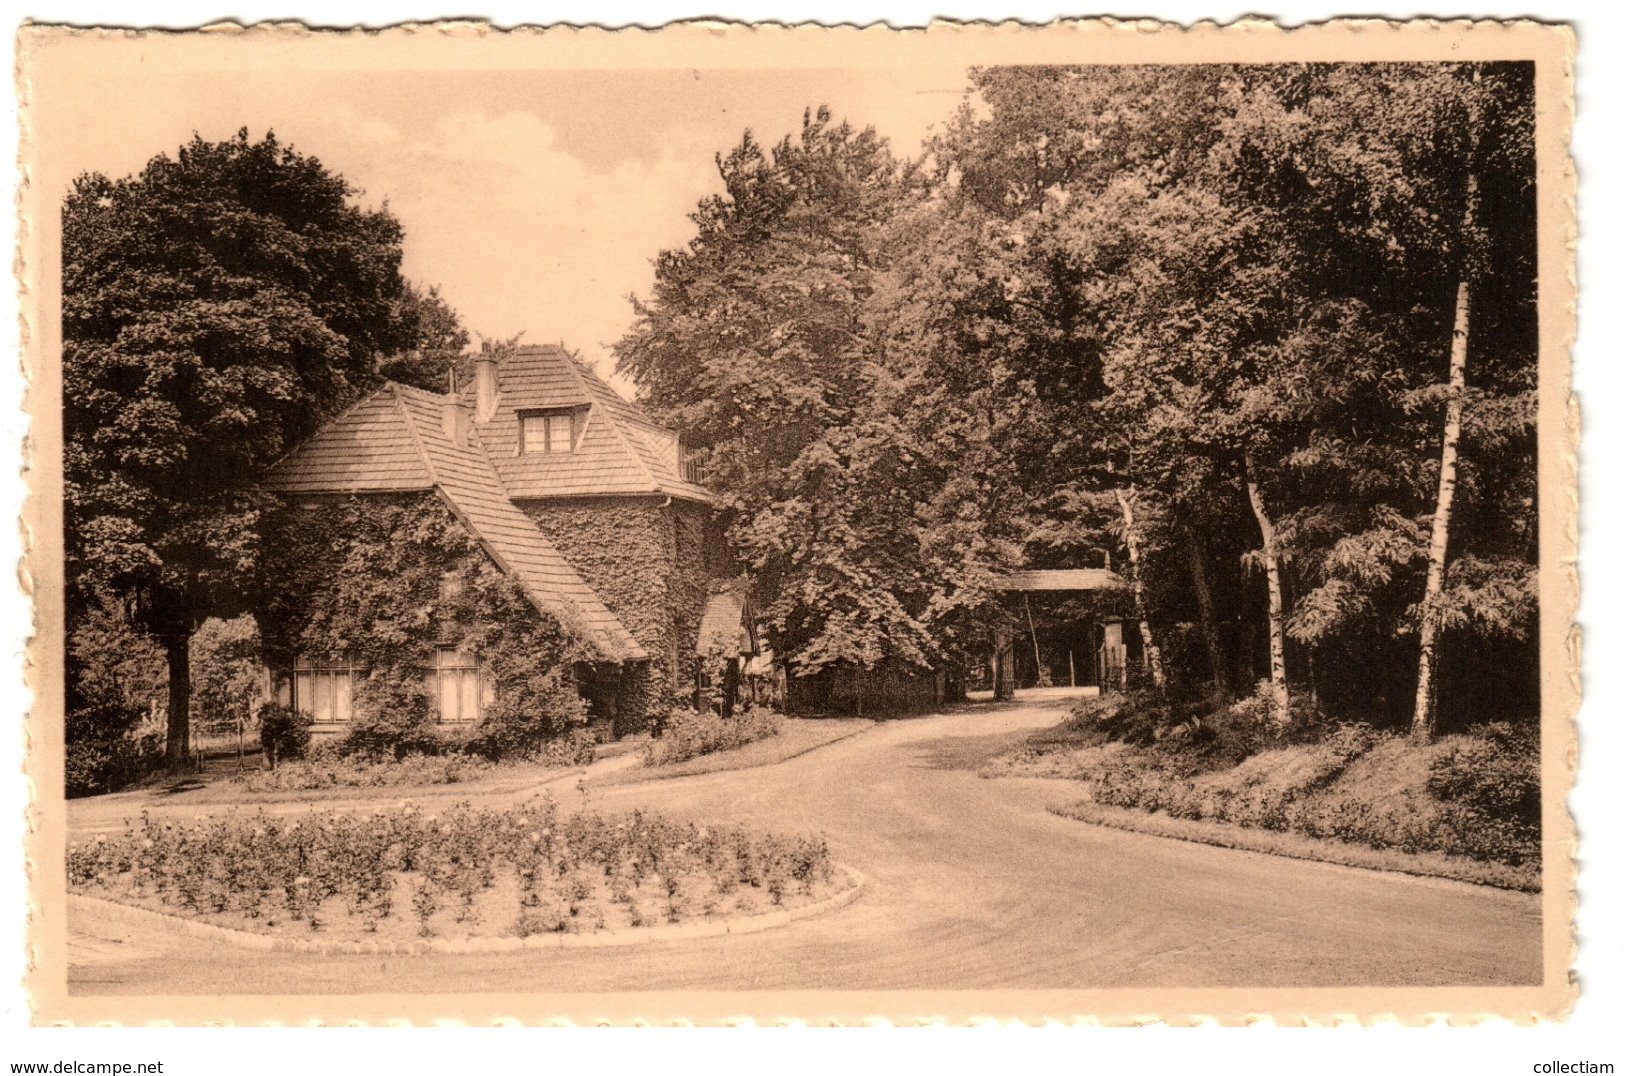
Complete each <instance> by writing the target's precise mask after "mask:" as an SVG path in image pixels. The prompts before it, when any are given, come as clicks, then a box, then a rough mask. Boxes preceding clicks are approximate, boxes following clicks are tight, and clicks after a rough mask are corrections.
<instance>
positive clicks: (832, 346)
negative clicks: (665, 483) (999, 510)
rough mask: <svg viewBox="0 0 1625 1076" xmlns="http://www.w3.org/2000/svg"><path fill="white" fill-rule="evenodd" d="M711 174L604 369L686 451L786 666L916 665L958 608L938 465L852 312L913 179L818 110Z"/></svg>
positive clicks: (748, 143)
mask: <svg viewBox="0 0 1625 1076" xmlns="http://www.w3.org/2000/svg"><path fill="white" fill-rule="evenodd" d="M717 164H718V169H719V171H720V173H721V177H722V180H723V185H724V192H723V193H721V194H719V195H716V196H714V197H710V198H707V199H706V200H704V201H703V202H702V203H701V204H700V205H699V207H698V208H697V210H696V211H695V212H694V213H693V214H692V219H693V220H694V223H695V225H696V227H697V230H698V234H697V235H696V236H695V238H694V239H693V240H692V241H691V242H690V243H689V244H688V245H687V246H686V247H683V248H681V249H676V250H668V251H665V252H663V253H662V254H661V255H660V257H659V259H658V261H657V263H656V280H655V285H654V291H653V294H652V295H651V296H650V297H649V298H648V299H647V300H639V299H634V305H635V310H636V315H637V319H636V322H635V324H634V326H633V329H632V331H631V332H630V333H629V334H628V335H627V336H626V337H625V338H624V339H623V340H621V341H620V342H619V344H618V345H617V347H616V352H617V355H618V358H619V364H620V369H621V370H622V371H624V372H626V373H627V374H629V375H631V376H632V377H633V378H634V379H635V380H636V382H637V383H638V386H639V390H640V393H641V395H642V399H643V400H644V402H645V403H646V404H647V405H648V406H650V407H651V408H652V409H653V410H655V411H656V412H658V413H659V414H661V415H662V416H663V417H664V418H666V419H667V420H668V421H670V422H672V423H673V424H674V425H676V426H678V427H679V428H681V429H682V430H683V431H684V436H685V438H686V439H687V440H688V441H689V443H690V444H691V445H692V446H693V447H694V448H695V449H696V450H697V451H698V452H699V453H700V455H701V457H702V459H703V461H704V464H705V468H706V473H707V480H708V482H709V483H710V484H711V485H712V486H713V487H715V488H716V489H718V490H719V491H720V492H721V494H722V496H723V504H724V509H725V511H726V512H727V514H728V518H729V520H730V529H729V533H730V538H731V541H732V543H733V545H734V547H735V549H736V551H737V552H738V553H739V555H740V556H741V558H742V559H743V561H744V562H745V564H746V565H747V566H748V567H749V569H750V570H751V572H752V574H753V576H754V578H755V583H756V586H757V588H758V594H759V596H760V597H761V599H762V606H763V612H764V613H765V614H766V617H767V619H768V620H769V622H770V623H771V624H772V626H773V629H774V633H775V636H776V638H775V643H776V644H777V646H778V647H779V648H780V651H781V652H782V653H785V654H787V655H788V656H789V658H790V661H791V664H792V667H793V669H794V670H795V671H796V672H797V673H798V674H801V675H812V674H815V673H817V672H819V671H820V670H823V669H826V668H830V667H833V666H839V665H849V666H855V667H861V668H873V667H875V666H876V665H879V664H881V663H882V662H885V661H889V660H893V661H900V662H903V663H906V664H913V665H925V664H928V663H930V662H932V661H934V660H936V659H938V658H939V657H940V655H941V653H942V650H943V647H944V644H945V641H947V640H949V639H950V638H951V636H952V628H951V624H950V622H951V621H952V620H953V618H954V617H955V615H956V614H958V613H960V612H962V611H963V609H964V605H965V601H966V599H965V598H963V596H962V595H960V594H959V593H958V590H957V588H956V587H955V586H954V583H953V580H952V578H951V573H949V572H947V571H945V570H944V568H945V565H944V564H943V563H942V562H941V561H940V560H939V559H938V557H937V554H938V553H939V552H941V551H942V550H944V549H945V548H946V547H947V546H948V545H951V544H952V543H947V542H944V541H942V540H941V539H943V538H944V535H943V534H942V533H940V532H932V531H931V529H930V528H929V527H928V526H926V525H925V523H924V518H925V517H926V516H927V515H929V513H930V504H929V502H930V500H931V498H932V497H933V491H934V490H935V489H936V488H937V487H938V486H939V485H940V482H939V481H938V480H937V479H936V478H934V477H933V476H934V475H935V474H936V470H937V466H938V464H939V462H940V461H935V460H933V459H931V458H930V456H929V454H928V453H927V452H926V451H924V450H923V447H924V446H922V445H921V443H920V442H919V441H918V440H916V439H914V438H913V437H911V436H910V431H909V430H908V429H907V428H905V426H904V424H902V423H900V422H898V421H897V418H896V406H897V403H898V401H899V400H900V399H903V398H904V397H905V396H906V386H904V385H902V384H901V383H899V381H898V380H897V378H896V376H895V375H894V371H893V370H892V369H891V368H890V367H889V366H888V365H887V364H886V363H885V362H884V361H882V359H883V356H882V354H881V351H880V350H879V349H880V346H881V345H880V343H878V342H877V339H876V334H875V332H874V331H873V330H874V325H873V323H872V320H871V319H870V317H869V315H870V312H871V311H872V309H873V303H874V294H875V290H876V288H877V287H879V286H882V282H883V276H884V272H885V269H886V261H887V249H888V242H887V233H888V229H889V227H890V224H891V222H892V221H893V220H894V219H895V218H896V217H897V215H898V213H899V210H900V209H901V207H903V206H904V205H906V204H907V203H908V201H909V200H910V199H911V198H912V197H913V196H914V193H915V191H916V188H917V182H916V177H915V175H914V173H913V171H912V170H911V169H908V168H906V167H904V166H902V165H900V164H899V162H897V161H896V160H895V159H894V158H893V156H892V154H891V153H890V151H889V149H888V148H887V145H886V143H885V141H884V140H883V139H881V138H880V137H879V136H877V135H876V134H875V132H874V131H873V130H872V129H870V130H858V129H856V128H854V127H852V126H850V125H848V124H845V123H837V122H834V121H833V119H832V117H831V116H830V114H829V112H828V111H827V110H824V109H819V110H817V111H809V112H808V114H807V115H806V117H805V120H804V122H803V125H802V128H801V130H800V131H799V132H798V133H797V134H796V135H794V136H792V137H787V138H785V139H784V140H782V141H781V142H779V143H778V144H777V145H775V146H772V147H770V148H769V147H764V146H762V145H761V144H760V143H758V142H757V141H756V140H755V138H753V137H752V136H751V135H750V134H749V133H747V134H746V135H745V137H744V138H743V139H742V140H741V141H740V143H739V144H738V145H737V146H736V147H734V149H733V150H731V151H730V152H729V153H728V154H727V155H726V156H719V158H718V161H717Z"/></svg>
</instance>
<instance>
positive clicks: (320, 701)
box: [310, 672, 333, 721]
mask: <svg viewBox="0 0 1625 1076" xmlns="http://www.w3.org/2000/svg"><path fill="white" fill-rule="evenodd" d="M310 713H311V716H312V717H313V718H315V719H316V720H317V721H331V720H333V674H332V673H329V672H319V673H317V674H316V697H315V698H314V699H313V700H312V703H311V711H310Z"/></svg>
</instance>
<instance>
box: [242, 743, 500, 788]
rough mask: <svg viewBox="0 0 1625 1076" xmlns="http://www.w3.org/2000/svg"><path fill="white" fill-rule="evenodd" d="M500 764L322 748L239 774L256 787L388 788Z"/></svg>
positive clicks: (454, 778)
mask: <svg viewBox="0 0 1625 1076" xmlns="http://www.w3.org/2000/svg"><path fill="white" fill-rule="evenodd" d="M494 768H495V764H494V763H491V762H488V761H486V760H485V759H483V758H479V757H477V756H471V755H407V756H406V757H405V758H403V759H394V758H388V759H368V758H366V757H363V756H360V755H352V756H348V757H345V756H341V755H339V754H337V753H336V752H332V751H318V752H316V753H315V754H314V755H313V757H311V758H307V759H298V760H295V761H290V762H285V763H283V764H282V765H280V766H278V767H276V768H275V769H272V770H261V771H260V772H259V773H252V774H248V775H246V776H243V777H239V778H235V780H236V781H238V782H240V783H241V784H242V785H243V786H244V787H246V788H247V789H248V791H250V792H294V791H313V790H318V789H324V788H385V787H389V786H392V785H454V784H459V783H461V782H464V781H471V780H474V779H475V778H477V777H481V776H484V775H485V774H486V773H488V772H489V771H491V770H492V769H494Z"/></svg>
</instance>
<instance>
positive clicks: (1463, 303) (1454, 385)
mask: <svg viewBox="0 0 1625 1076" xmlns="http://www.w3.org/2000/svg"><path fill="white" fill-rule="evenodd" d="M1477 199H1478V177H1477V176H1468V177H1467V218H1466V221H1465V222H1464V229H1465V228H1470V227H1471V226H1472V219H1473V208H1474V202H1476V201H1477ZM1471 317H1472V292H1471V288H1470V287H1469V285H1468V282H1467V277H1466V274H1465V272H1464V273H1463V275H1462V279H1461V280H1460V281H1459V282H1458V283H1457V284H1456V323H1455V326H1454V328H1453V329H1452V330H1451V334H1450V396H1449V400H1448V402H1447V403H1446V404H1445V413H1444V446H1443V448H1442V449H1441V450H1440V452H1439V498H1438V503H1437V505H1436V506H1435V508H1434V511H1433V534H1432V536H1431V537H1430V538H1429V540H1428V575H1427V583H1426V584H1425V585H1424V587H1423V590H1422V605H1421V610H1422V611H1421V621H1422V622H1421V625H1420V635H1421V658H1420V661H1419V662H1418V664H1417V669H1416V710H1415V713H1414V714H1413V716H1412V718H1411V735H1412V736H1414V737H1416V738H1417V739H1419V740H1430V739H1432V738H1433V729H1434V723H1435V718H1436V715H1437V709H1438V705H1437V704H1438V697H1437V696H1438V683H1437V676H1438V661H1439V621H1438V617H1437V616H1436V615H1435V614H1434V609H1433V607H1434V605H1435V604H1436V603H1437V602H1438V600H1439V594H1440V592H1441V591H1442V590H1443V589H1444V571H1445V554H1446V552H1447V550H1448V549H1449V545H1450V512H1451V507H1452V505H1453V504H1454V503H1455V499H1456V454H1457V450H1458V447H1459V445H1460V442H1461V412H1462V405H1463V397H1464V395H1465V394H1466V389H1467V332H1468V329H1469V327H1470V322H1471Z"/></svg>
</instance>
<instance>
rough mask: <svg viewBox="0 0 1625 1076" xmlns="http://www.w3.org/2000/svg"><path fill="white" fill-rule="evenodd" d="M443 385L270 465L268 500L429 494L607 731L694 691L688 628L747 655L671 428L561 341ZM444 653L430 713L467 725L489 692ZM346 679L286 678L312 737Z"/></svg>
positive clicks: (373, 410) (727, 576)
mask: <svg viewBox="0 0 1625 1076" xmlns="http://www.w3.org/2000/svg"><path fill="white" fill-rule="evenodd" d="M450 388H451V391H449V392H447V393H433V392H426V391H424V390H422V389H417V388H411V387H408V386H405V385H399V384H395V383H388V384H386V385H384V387H382V388H381V389H379V390H378V391H376V392H374V393H373V394H371V395H370V396H368V397H367V398H366V399H364V400H362V401H361V402H360V403H358V404H356V405H355V406H354V407H352V408H350V410H348V411H346V412H345V413H343V414H342V415H340V416H338V417H337V418H335V419H333V420H332V421H331V422H329V423H328V424H327V425H326V426H324V427H323V428H322V429H321V430H319V431H318V432H317V433H316V434H315V436H313V437H312V438H311V439H310V440H309V441H307V442H306V443H305V444H303V445H301V446H300V447H299V448H298V449H297V450H296V451H294V452H293V453H291V454H290V455H288V456H287V457H286V458H284V459H283V460H281V461H280V462H279V463H278V464H277V465H276V466H275V467H273V468H272V469H271V471H270V472H269V474H268V476H267V478H266V480H265V483H264V484H265V486H266V488H267V489H268V490H270V491H271V492H273V493H276V494H278V495H279V496H280V497H282V498H283V499H284V500H286V501H290V502H293V503H298V502H301V501H320V500H323V499H331V498H336V497H356V498H382V497H393V496H400V495H405V494H422V495H432V496H433V497H435V498H438V499H439V500H440V501H441V502H443V503H444V505H445V506H446V507H447V508H448V509H449V510H450V511H451V513H453V514H454V515H455V517H456V519H457V521H458V522H459V523H460V524H461V525H462V526H463V527H466V529H467V531H468V533H469V535H470V536H471V537H472V538H474V539H475V540H476V541H477V542H478V544H479V546H480V547H481V548H482V549H483V550H484V552H485V553H486V554H487V555H488V556H489V557H490V559H491V561H492V562H494V563H495V565H497V566H498V567H499V568H500V569H501V570H502V571H503V572H504V573H506V574H507V575H508V576H509V577H511V578H512V579H513V580H514V581H515V582H516V583H517V584H519V586H520V588H521V589H522V590H523V592H524V594H525V596H526V597H528V598H529V600H530V602H531V603H532V604H533V605H534V606H535V607H536V609H537V610H540V611H541V612H543V613H545V614H546V615H548V616H549V617H551V618H553V619H554V620H556V621H557V622H558V623H559V624H561V625H564V626H566V627H567V628H568V630H569V631H570V632H571V633H572V634H573V635H574V636H575V637H576V638H578V639H579V641H580V642H581V643H582V644H583V645H584V646H585V647H586V649H587V651H588V654H589V660H585V661H583V663H582V666H581V668H580V669H579V670H577V672H578V674H579V675H578V680H579V683H580V685H581V690H582V694H583V695H584V697H586V699H587V701H588V703H589V705H590V706H591V708H592V711H593V713H594V715H595V717H596V718H597V719H598V720H600V721H601V722H603V723H605V724H612V725H613V726H614V728H615V730H616V731H617V732H625V731H628V730H631V729H636V728H639V727H642V726H643V725H644V724H645V723H646V722H647V721H648V719H649V717H650V712H651V709H652V708H654V707H658V706H661V705H663V704H664V702H665V701H666V700H670V699H672V698H679V699H680V698H687V697H690V696H692V695H693V694H694V693H695V692H696V689H697V687H698V684H699V679H700V678H701V677H702V676H703V675H704V674H703V671H702V669H703V663H702V661H701V645H702V643H701V631H702V625H704V626H705V628H706V629H707V630H709V631H710V632H711V634H712V636H713V637H717V636H719V635H720V636H721V637H727V638H729V639H732V640H735V642H733V643H730V644H729V645H739V646H742V647H745V648H746V649H745V651H744V653H745V654H747V655H748V653H749V652H750V650H752V649H754V646H755V642H754V640H755V636H754V633H753V632H752V631H751V626H750V625H749V624H748V623H743V621H742V618H743V617H744V616H746V615H747V614H746V611H745V609H746V607H745V606H744V604H743V603H742V602H741V601H740V599H739V593H738V588H737V585H736V584H735V583H733V582H732V580H733V579H734V576H735V575H736V573H735V571H734V569H733V566H732V565H731V563H730V561H729V557H728V554H727V550H726V547H725V545H724V543H723V541H722V537H721V533H720V529H719V526H718V523H717V521H716V518H715V514H714V512H713V509H712V495H711V493H710V491H709V490H707V489H706V488H705V486H704V485H702V484H701V483H700V482H699V481H698V475H697V474H696V473H695V470H694V468H693V465H692V463H691V461H690V460H689V458H688V455H687V452H686V451H685V448H684V445H683V442H682V438H681V436H680V435H679V434H678V433H677V432H676V431H673V430H669V429H666V428H665V427H662V426H660V425H659V424H658V423H655V422H654V421H652V420H651V419H650V418H649V417H648V416H647V415H645V414H644V413H643V412H641V411H640V410H639V409H638V408H637V407H636V406H634V405H633V404H631V403H629V402H627V401H626V400H625V399H624V398H623V397H622V396H621V395H620V394H619V393H617V392H616V391H615V390H614V389H613V388H612V387H611V386H609V385H608V384H606V383H605V382H604V381H603V380H602V379H600V378H599V377H598V376H597V375H596V374H595V373H594V372H593V371H592V370H591V369H590V368H589V367H588V366H586V365H585V364H584V363H583V362H581V361H580V360H579V359H577V358H576V357H575V356H573V355H571V354H570V353H569V352H568V351H566V350H565V349H564V348H563V347H561V346H551V345H546V346H527V347H521V348H518V349H515V350H512V351H509V352H507V353H504V354H498V353H495V352H492V351H490V350H486V351H483V352H481V353H480V354H479V355H477V356H475V357H474V362H473V377H472V379H471V383H469V384H466V385H461V386H458V385H452V386H450ZM730 620H731V622H732V627H733V629H734V630H733V631H732V632H729V631H728V625H727V624H726V623H725V622H727V621H730ZM705 645H706V646H708V647H711V648H713V649H714V645H715V638H712V639H710V640H709V641H708V642H707V643H706V644H705ZM446 648H447V650H448V653H449V654H450V656H449V657H448V658H447V659H446V661H445V663H444V665H443V668H444V669H449V670H451V672H450V673H449V674H448V675H450V676H451V677H452V681H448V682H447V683H445V684H442V685H441V688H442V689H441V690H436V691H435V692H434V693H435V697H436V700H437V707H438V716H439V718H440V719H441V720H450V721H465V722H466V721H477V720H478V718H479V716H480V709H481V706H482V704H486V703H488V701H489V694H490V693H489V690H485V691H481V690H480V689H478V688H477V687H474V686H471V685H475V684H477V683H478V682H479V680H478V677H479V670H478V661H479V656H478V654H465V653H462V652H460V651H458V650H457V649H456V640H448V641H447V644H446ZM322 660H329V662H330V664H329V665H326V666H324V665H320V664H319V662H320V661H322ZM307 666H308V668H307ZM436 672H437V670H434V669H431V670H426V675H429V676H430V677H431V678H433V677H434V676H435V675H436ZM360 674H361V671H357V670H350V669H348V668H347V667H346V666H343V665H338V666H333V665H332V664H331V660H330V659H322V658H320V657H313V658H311V659H310V660H308V661H305V662H304V663H302V664H298V665H297V667H296V668H294V669H292V670H285V671H284V674H283V675H282V676H281V677H280V680H279V682H280V683H282V684H283V685H284V687H283V689H282V691H281V694H282V696H283V699H284V701H286V702H290V703H291V704H292V705H294V706H296V707H298V708H300V709H303V710H305V711H306V712H309V713H311V715H312V716H313V717H314V718H315V720H316V722H317V725H318V727H319V728H322V727H330V728H336V727H341V726H342V725H343V724H344V723H345V721H347V720H348V719H349V717H350V714H349V704H348V700H349V699H350V698H352V697H353V691H352V690H351V687H352V686H351V685H347V684H345V683H343V682H341V681H342V678H343V677H345V676H354V675H360ZM459 677H460V678H461V680H458V678H459Z"/></svg>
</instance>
